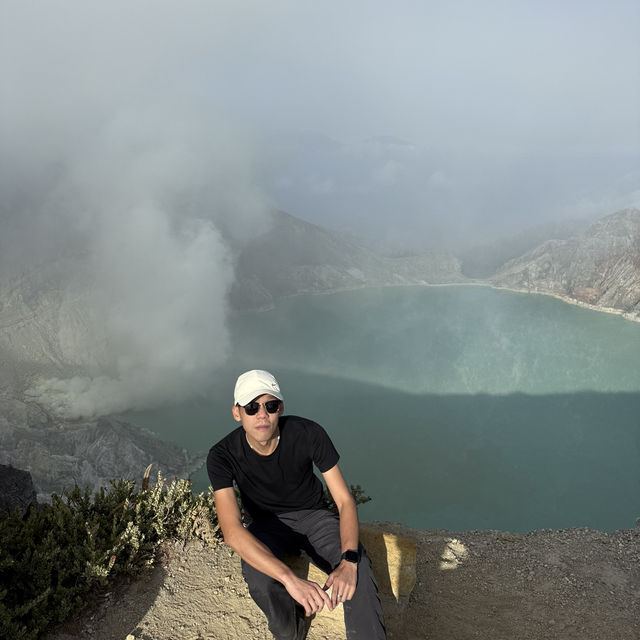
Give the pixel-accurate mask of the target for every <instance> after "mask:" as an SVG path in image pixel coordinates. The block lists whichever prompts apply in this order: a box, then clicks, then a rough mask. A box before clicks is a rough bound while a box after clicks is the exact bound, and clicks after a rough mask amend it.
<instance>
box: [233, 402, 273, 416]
mask: <svg viewBox="0 0 640 640" xmlns="http://www.w3.org/2000/svg"><path fill="white" fill-rule="evenodd" d="M281 402H282V401H281V400H267V401H266V402H256V401H255V400H254V401H253V402H250V403H249V404H245V405H244V407H242V408H243V409H244V410H245V413H246V414H247V415H248V416H255V415H256V413H258V411H260V407H262V406H264V408H265V409H266V410H267V413H277V412H278V409H279V408H280V403H281ZM238 406H239V407H240V406H242V405H238Z"/></svg>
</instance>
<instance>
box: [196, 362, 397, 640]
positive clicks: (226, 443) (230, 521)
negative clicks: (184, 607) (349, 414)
mask: <svg viewBox="0 0 640 640" xmlns="http://www.w3.org/2000/svg"><path fill="white" fill-rule="evenodd" d="M283 409H284V399H283V396H282V394H281V392H280V386H279V385H278V382H277V381H276V379H275V378H274V377H273V376H272V375H271V374H270V373H269V372H267V371H261V370H252V371H247V372H246V373H243V374H242V375H241V376H240V377H239V378H238V380H237V382H236V386H235V391H234V405H233V407H232V413H233V417H234V419H235V420H236V422H239V423H240V424H241V426H240V427H238V428H237V429H235V430H234V431H232V432H231V433H230V434H229V435H228V436H226V437H225V438H223V439H222V440H221V441H220V442H218V443H217V444H216V445H214V446H213V447H212V448H211V450H210V451H209V456H208V459H207V469H208V472H209V478H210V479H211V484H212V486H213V489H214V497H215V502H216V510H217V514H218V521H219V523H220V527H221V528H222V533H223V534H224V539H225V542H226V543H227V544H228V545H230V546H231V547H232V548H233V549H234V550H235V551H236V553H238V555H239V556H240V557H241V559H242V573H243V576H244V578H245V580H246V582H247V584H248V586H249V592H250V593H251V596H252V598H253V599H254V600H255V602H256V604H257V605H258V606H259V607H260V608H261V609H262V611H263V612H264V613H265V615H266V616H267V620H268V622H269V629H270V631H271V633H272V634H273V636H274V637H275V638H277V640H300V639H302V638H304V637H305V635H306V631H307V629H308V625H306V624H305V618H304V616H311V615H313V614H315V613H317V612H319V611H321V610H322V609H323V607H325V606H326V607H328V608H329V610H333V609H334V608H335V607H336V606H337V605H338V604H340V603H342V604H343V607H344V619H345V626H346V630H347V638H349V640H351V639H353V638H362V639H363V640H378V639H382V638H386V634H385V628H384V624H383V617H382V609H381V606H380V600H379V599H378V591H377V585H376V582H375V578H374V576H373V573H372V571H371V563H370V561H369V558H368V557H367V555H366V553H365V551H364V548H363V547H362V545H360V544H359V542H358V515H357V512H356V504H355V501H354V499H353V497H352V495H351V493H350V491H349V489H348V487H347V485H346V483H345V481H344V479H343V477H342V473H341V472H340V469H339V468H338V459H339V455H338V453H337V451H336V450H335V448H334V446H333V443H332V442H331V440H330V439H329V436H328V435H327V433H326V432H325V430H324V429H323V428H322V427H321V426H320V425H319V424H316V423H315V422H312V421H311V420H306V419H304V418H299V417H296V416H285V415H283ZM314 464H315V465H316V467H317V468H318V469H319V471H320V472H321V473H322V476H323V478H324V480H325V482H326V484H327V487H328V489H329V491H330V492H331V496H332V497H333V499H334V501H335V503H336V505H337V507H338V513H339V518H337V517H336V516H334V515H333V514H332V513H331V512H330V511H329V510H328V509H327V503H326V501H325V500H324V495H323V487H322V483H321V482H320V479H319V478H318V477H317V476H316V475H315V474H314V472H313V465H314ZM234 482H235V484H236V485H237V487H238V490H239V492H240V498H241V500H242V507H243V511H244V524H243V518H242V515H241V513H240V509H239V507H238V503H237V501H236V496H235V492H234ZM300 554H303V555H306V556H307V557H308V558H309V560H311V561H312V562H313V563H314V564H316V565H317V566H318V567H319V568H320V569H322V570H323V571H325V572H326V573H328V574H329V577H328V579H327V581H326V584H325V585H324V586H320V585H319V584H317V583H315V582H311V581H308V580H304V579H302V578H299V577H297V576H296V575H295V574H294V572H293V571H292V570H291V569H290V568H289V567H288V566H287V565H286V564H285V563H284V562H282V560H281V558H283V557H285V556H290V555H300ZM329 589H330V590H331V595H329V594H328V591H329Z"/></svg>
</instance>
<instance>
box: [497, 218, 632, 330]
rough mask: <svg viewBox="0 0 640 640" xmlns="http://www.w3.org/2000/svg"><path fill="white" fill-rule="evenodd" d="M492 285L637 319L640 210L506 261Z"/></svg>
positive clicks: (599, 221) (603, 219) (599, 222)
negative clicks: (620, 313) (559, 299)
mask: <svg viewBox="0 0 640 640" xmlns="http://www.w3.org/2000/svg"><path fill="white" fill-rule="evenodd" d="M491 283H492V284H494V285H496V286H501V287H509V288H512V289H518V290H522V291H528V292H537V293H550V294H554V295H558V296H562V297H566V298H568V299H570V300H573V301H576V302H578V303H583V304H588V305H592V306H594V307H597V308H600V309H602V308H606V309H615V310H617V311H620V312H622V313H625V314H628V315H629V316H630V317H636V318H638V317H640V210H639V209H625V210H623V211H619V212H617V213H614V214H611V215H609V216H607V217H605V218H602V219H601V220H598V221H597V222H595V223H593V224H592V225H591V226H589V227H588V228H587V229H586V230H585V231H584V232H583V233H580V234H578V235H576V236H573V237H571V238H569V239H567V240H549V241H548V242H545V243H543V244H541V245H540V246H538V247H536V248H535V249H533V250H531V251H529V252H527V253H525V254H524V255H523V256H521V257H520V258H516V259H515V260H511V261H510V262H507V263H506V264H505V265H504V266H503V267H502V268H501V269H499V270H498V272H497V273H496V274H495V275H494V276H493V277H492V278H491Z"/></svg>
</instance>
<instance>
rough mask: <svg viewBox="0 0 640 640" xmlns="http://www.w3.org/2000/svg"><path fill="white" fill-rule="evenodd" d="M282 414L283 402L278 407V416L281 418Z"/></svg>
mask: <svg viewBox="0 0 640 640" xmlns="http://www.w3.org/2000/svg"><path fill="white" fill-rule="evenodd" d="M283 413H284V400H283V401H282V402H280V407H278V415H279V416H281V415H282V414H283Z"/></svg>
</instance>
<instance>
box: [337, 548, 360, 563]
mask: <svg viewBox="0 0 640 640" xmlns="http://www.w3.org/2000/svg"><path fill="white" fill-rule="evenodd" d="M340 560H346V561H347V562H353V563H354V564H358V552H357V551H352V550H351V549H347V551H345V552H344V553H343V554H342V555H341V556H340Z"/></svg>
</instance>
